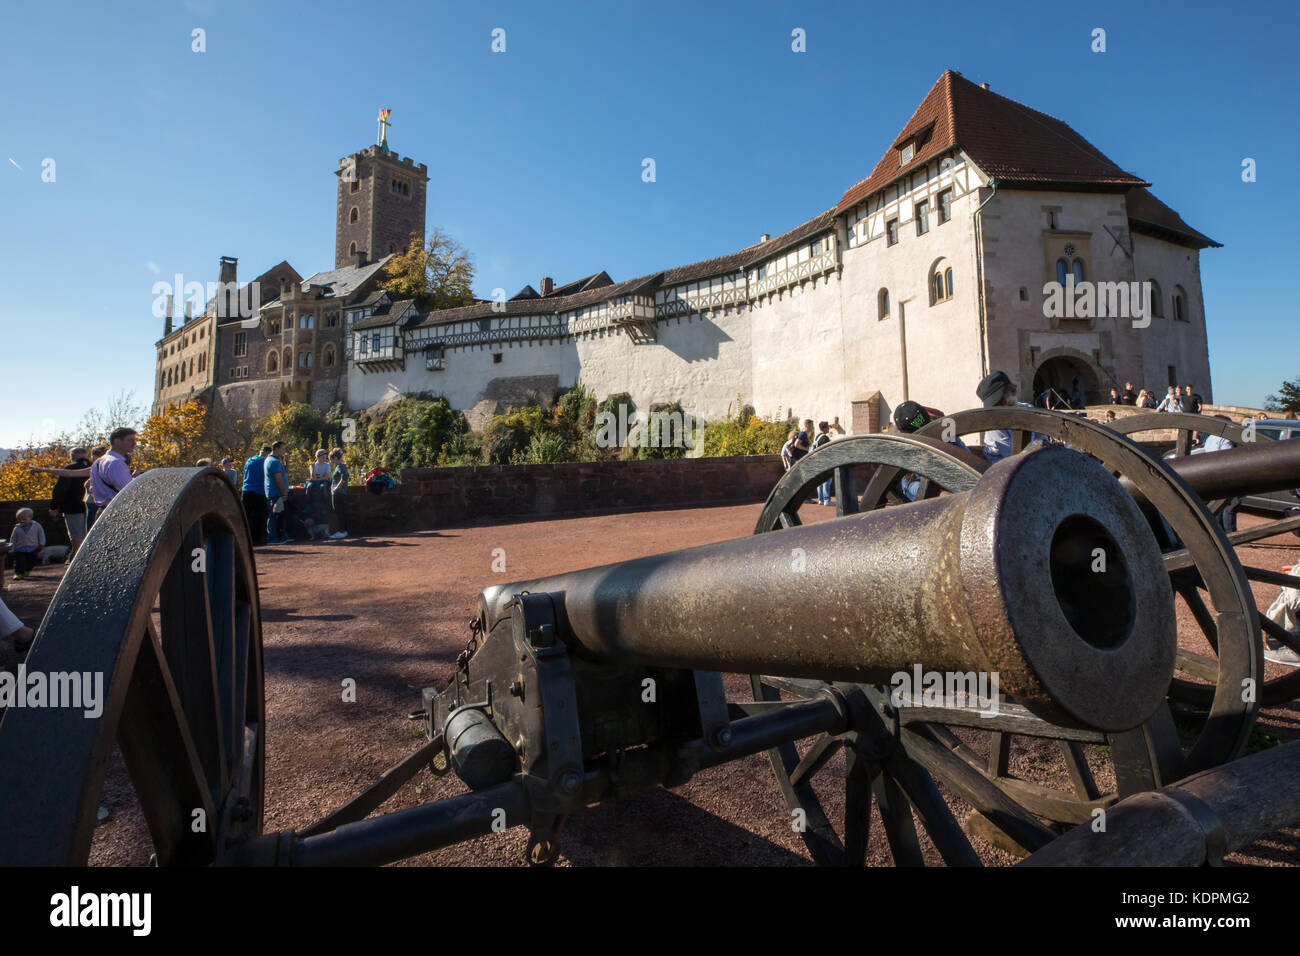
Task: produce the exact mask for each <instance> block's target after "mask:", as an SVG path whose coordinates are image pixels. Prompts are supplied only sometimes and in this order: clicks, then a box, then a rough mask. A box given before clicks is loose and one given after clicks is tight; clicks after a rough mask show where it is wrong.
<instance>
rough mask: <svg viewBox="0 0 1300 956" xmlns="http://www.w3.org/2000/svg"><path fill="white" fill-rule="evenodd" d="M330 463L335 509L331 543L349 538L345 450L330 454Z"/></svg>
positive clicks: (336, 450)
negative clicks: (331, 466) (332, 471)
mask: <svg viewBox="0 0 1300 956" xmlns="http://www.w3.org/2000/svg"><path fill="white" fill-rule="evenodd" d="M330 463H331V464H332V465H333V466H334V474H333V476H332V477H331V480H330V504H331V505H332V506H333V508H334V533H333V534H332V535H330V540H331V541H338V540H339V539H341V538H346V537H347V536H348V532H347V523H348V466H347V465H345V464H343V449H342V448H335V449H334V450H333V451H331V452H330Z"/></svg>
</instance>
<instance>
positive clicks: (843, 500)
mask: <svg viewBox="0 0 1300 956" xmlns="http://www.w3.org/2000/svg"><path fill="white" fill-rule="evenodd" d="M833 488H834V490H835V514H836V515H838V516H839V517H841V518H842V517H844V516H845V515H853V514H857V513H858V494H857V486H856V484H855V482H854V479H853V466H852V465H841V466H840V467H838V468H836V469H835V480H834V485H833Z"/></svg>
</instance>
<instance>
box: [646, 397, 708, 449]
mask: <svg viewBox="0 0 1300 956" xmlns="http://www.w3.org/2000/svg"><path fill="white" fill-rule="evenodd" d="M688 422H689V419H688V418H687V417H686V411H685V409H683V408H682V403H681V402H672V403H670V404H667V405H662V404H659V405H651V406H650V420H649V422H647V423H646V425H645V426H644V427H643V428H642V429H641V441H640V442H638V443H637V445H636V457H637V458H640V459H646V458H685V457H686V453H687V451H688V450H689V449H687V447H686V442H688V441H692V440H695V439H696V438H698V437H699V436H696V435H690V434H687V431H686V429H687V426H688Z"/></svg>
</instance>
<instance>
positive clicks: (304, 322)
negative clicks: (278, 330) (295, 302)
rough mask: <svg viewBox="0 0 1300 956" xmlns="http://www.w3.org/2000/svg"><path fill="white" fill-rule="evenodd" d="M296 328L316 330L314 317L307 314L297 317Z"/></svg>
mask: <svg viewBox="0 0 1300 956" xmlns="http://www.w3.org/2000/svg"><path fill="white" fill-rule="evenodd" d="M298 328H300V329H314V328H316V316H314V315H311V314H309V313H303V314H302V315H300V316H298Z"/></svg>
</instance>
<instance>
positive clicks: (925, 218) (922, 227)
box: [916, 199, 930, 236]
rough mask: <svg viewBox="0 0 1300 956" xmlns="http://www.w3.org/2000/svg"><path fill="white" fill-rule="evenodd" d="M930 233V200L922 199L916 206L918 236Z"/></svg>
mask: <svg viewBox="0 0 1300 956" xmlns="http://www.w3.org/2000/svg"><path fill="white" fill-rule="evenodd" d="M929 231H930V200H928V199H922V200H921V201H920V202H919V203H917V204H916V234H917V235H918V236H924V235H925V234H926V233H927V232H929Z"/></svg>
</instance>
